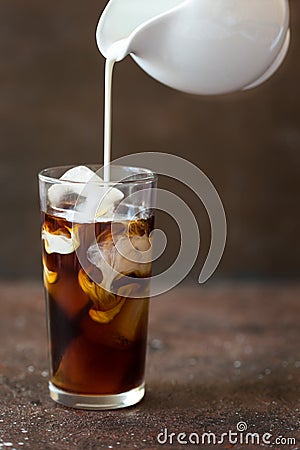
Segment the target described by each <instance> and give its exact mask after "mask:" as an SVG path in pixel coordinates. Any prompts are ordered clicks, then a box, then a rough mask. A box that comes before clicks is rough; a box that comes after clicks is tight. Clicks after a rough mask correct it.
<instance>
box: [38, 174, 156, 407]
mask: <svg viewBox="0 0 300 450" xmlns="http://www.w3.org/2000/svg"><path fill="white" fill-rule="evenodd" d="M102 170H103V169H100V168H99V167H97V166H92V165H90V166H79V167H55V168H50V169H46V170H43V171H42V172H41V173H40V174H39V186H40V200H41V211H42V258H43V273H44V284H45V293H46V311H47V327H48V341H49V357H50V382H49V390H50V396H51V398H52V399H53V400H55V401H56V402H58V403H62V404H64V405H66V406H71V407H75V408H83V409H115V408H122V407H126V406H130V405H133V404H135V403H137V402H139V401H140V400H141V399H142V397H143V396H144V392H145V387H144V386H145V383H144V369H145V356H146V344H147V324H148V303H149V282H150V276H151V236H150V233H151V231H152V230H153V225H154V224H153V221H154V206H155V205H154V202H155V187H156V183H157V177H156V175H155V174H154V173H152V172H151V171H149V170H147V169H140V168H134V167H122V166H113V165H112V166H111V167H110V170H109V172H110V173H109V182H107V181H103V179H102V176H101V172H102ZM104 176H107V172H106V175H105V174H104Z"/></svg>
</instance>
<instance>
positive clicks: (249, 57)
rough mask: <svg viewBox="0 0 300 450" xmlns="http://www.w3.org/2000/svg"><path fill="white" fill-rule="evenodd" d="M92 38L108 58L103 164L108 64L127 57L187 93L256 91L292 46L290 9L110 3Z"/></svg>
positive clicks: (184, 0) (280, 1)
mask: <svg viewBox="0 0 300 450" xmlns="http://www.w3.org/2000/svg"><path fill="white" fill-rule="evenodd" d="M96 39H97V44H98V47H99V49H100V51H101V53H102V54H103V55H104V57H105V58H106V59H107V64H106V88H105V89H106V102H105V104H106V107H105V143H104V148H105V151H104V153H105V157H104V163H105V164H108V163H109V161H110V136H111V120H110V116H111V77H112V69H113V64H114V62H116V61H120V60H122V59H123V58H125V57H126V56H127V55H130V56H131V57H132V58H133V59H134V60H135V61H136V63H137V64H138V65H139V66H140V67H141V68H142V69H143V70H144V71H145V72H146V73H148V74H149V75H150V76H152V77H153V78H155V79H156V80H158V81H160V82H161V83H163V84H165V85H167V86H169V87H171V88H174V89H177V90H180V91H183V92H188V93H192V94H201V95H216V94H225V93H229V92H233V91H238V90H243V89H249V88H252V87H255V86H257V85H259V84H261V83H262V82H264V81H265V80H267V79H268V78H269V77H270V76H271V75H273V73H274V72H275V71H276V70H277V69H278V67H279V66H280V64H281V63H282V61H283V60H284V58H285V55H286V53H287V50H288V47H289V42H290V31H289V3H288V0H151V1H149V0H110V1H109V2H108V4H107V6H106V8H105V9H104V11H103V13H102V15H101V17H100V20H99V23H98V27H97V32H96ZM108 170H109V169H107V170H106V174H105V176H104V178H105V179H107V178H109V173H108Z"/></svg>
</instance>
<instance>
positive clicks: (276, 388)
mask: <svg viewBox="0 0 300 450" xmlns="http://www.w3.org/2000/svg"><path fill="white" fill-rule="evenodd" d="M299 295H300V286H299V285H296V284H295V285H292V284H258V283H253V284H217V285H214V284H210V285H209V286H206V287H199V286H195V287H191V286H182V287H180V288H176V289H174V290H173V291H171V292H169V293H167V294H164V295H163V296H161V297H159V298H156V299H153V300H152V308H151V320H150V332H149V351H148V361H147V377H146V378H147V394H146V397H145V399H144V400H143V401H142V402H141V403H140V404H139V405H137V406H135V407H132V408H128V409H124V410H119V411H107V412H88V411H80V410H72V409H69V408H64V407H62V406H59V405H56V404H55V403H54V402H53V401H52V400H50V398H49V396H48V388H47V376H48V371H47V370H48V367H47V354H46V348H47V344H46V336H45V317H44V301H43V290H42V286H41V284H40V283H31V282H23V283H21V282H14V283H4V282H3V283H1V284H0V298H1V304H0V342H1V347H0V402H1V403H0V404H1V407H0V430H1V431H0V448H12V449H14V448H15V449H21V448H28V449H32V450H35V449H39V450H40V449H41V450H48V449H49V450H50V449H57V450H63V449H66V450H67V449H80V450H94V449H101V448H107V449H108V448H114V449H118V448H119V449H122V448H124V449H127V448H130V449H134V448H137V449H153V448H197V446H195V445H180V444H179V443H178V442H177V441H176V438H177V437H178V433H181V432H185V433H187V436H189V434H188V433H191V432H195V433H197V434H198V435H199V436H200V438H201V436H202V433H204V432H213V433H215V434H216V435H217V437H220V436H221V434H222V433H227V432H229V430H232V431H233V432H235V431H236V429H237V428H236V427H237V424H238V423H239V422H245V423H246V424H247V427H248V432H251V433H254V432H256V433H259V434H260V436H263V435H264V434H265V433H270V434H272V438H271V440H272V442H274V441H275V438H276V437H278V436H281V437H284V438H286V439H287V438H295V439H297V440H296V443H294V444H292V445H284V444H283V443H282V442H283V441H281V443H280V444H274V445H273V447H272V448H274V449H283V448H292V449H297V448H299V446H300V441H299V439H300V434H299V424H300V412H299V411H300V404H299V397H300V391H299V387H300V385H299V382H300V350H299V338H300V331H299V317H300V305H299ZM240 426H241V425H240ZM165 428H167V430H168V433H172V432H173V433H175V437H174V436H173V440H174V439H175V441H174V442H175V443H173V444H172V445H171V444H170V443H169V444H165V445H160V444H159V443H158V441H157V436H158V434H159V433H160V432H162V430H164V429H165ZM244 435H245V433H244ZM161 439H163V437H161ZM179 439H184V437H183V436H181V437H180V436H179ZM205 442H207V441H205ZM261 447H263V444H262V443H260V445H257V444H255V445H250V444H249V445H247V446H246V447H245V446H244V445H240V444H238V445H235V446H234V448H236V449H237V450H239V449H244V448H247V449H256V448H261ZM198 448H213V447H212V446H209V445H203V446H201V445H200V446H198ZM218 448H224V449H228V448H233V445H230V443H229V442H226V440H225V443H224V444H222V445H219V446H218Z"/></svg>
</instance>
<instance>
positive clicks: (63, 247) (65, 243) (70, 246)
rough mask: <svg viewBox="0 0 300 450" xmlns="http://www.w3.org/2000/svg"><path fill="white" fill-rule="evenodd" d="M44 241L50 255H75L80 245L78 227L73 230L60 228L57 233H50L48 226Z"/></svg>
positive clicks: (45, 229) (43, 235)
mask: <svg viewBox="0 0 300 450" xmlns="http://www.w3.org/2000/svg"><path fill="white" fill-rule="evenodd" d="M67 233H68V235H67ZM42 240H43V241H44V246H45V250H46V252H47V253H48V255H50V254H51V253H59V254H61V255H68V254H69V253H73V252H74V251H75V250H76V249H77V248H78V247H79V245H80V241H79V236H78V225H77V226H76V225H75V226H74V227H72V228H69V227H66V228H59V229H58V230H56V231H50V230H49V228H48V226H47V225H44V227H43V229H42Z"/></svg>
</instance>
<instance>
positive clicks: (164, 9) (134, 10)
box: [96, 0, 190, 61]
mask: <svg viewBox="0 0 300 450" xmlns="http://www.w3.org/2000/svg"><path fill="white" fill-rule="evenodd" d="M188 1H190V0H151V2H149V0H110V1H109V2H108V4H107V6H106V7H105V9H104V11H103V13H102V15H101V17H100V20H99V22H98V26H97V30H96V42H97V46H98V48H99V50H100V52H101V53H102V55H103V56H104V57H105V58H107V57H109V58H111V59H112V58H114V60H115V61H121V60H122V59H124V58H125V57H126V56H127V55H128V54H129V53H131V52H132V51H133V49H132V48H131V41H132V39H133V37H134V36H135V35H136V34H137V33H138V31H139V30H141V29H142V28H143V27H144V25H147V24H148V23H149V22H151V21H153V20H155V19H157V18H158V17H160V16H162V15H164V14H166V13H168V12H169V11H172V10H174V9H175V8H176V7H177V6H179V5H181V4H183V3H186V2H188Z"/></svg>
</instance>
